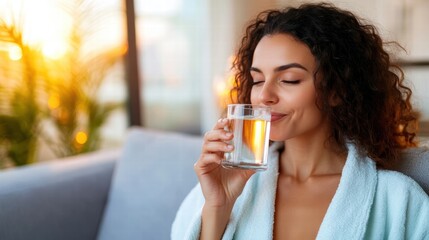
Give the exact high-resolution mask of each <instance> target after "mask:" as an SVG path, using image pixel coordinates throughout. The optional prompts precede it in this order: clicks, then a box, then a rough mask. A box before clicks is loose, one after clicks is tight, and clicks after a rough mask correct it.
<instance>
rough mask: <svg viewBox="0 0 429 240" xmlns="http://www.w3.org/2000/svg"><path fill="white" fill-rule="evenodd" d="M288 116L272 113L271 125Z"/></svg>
mask: <svg viewBox="0 0 429 240" xmlns="http://www.w3.org/2000/svg"><path fill="white" fill-rule="evenodd" d="M285 116H287V114H283V113H276V112H271V123H273V122H276V121H278V120H280V119H282V118H284V117H285Z"/></svg>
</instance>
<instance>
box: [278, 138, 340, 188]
mask: <svg viewBox="0 0 429 240" xmlns="http://www.w3.org/2000/svg"><path fill="white" fill-rule="evenodd" d="M325 139H326V138H325ZM346 157H347V153H346V151H344V150H342V148H340V147H338V146H336V145H335V144H327V143H326V141H325V140H320V139H317V138H314V136H313V137H312V138H310V139H302V138H301V139H297V138H294V139H290V140H286V141H285V150H284V151H283V152H282V154H281V156H280V166H279V171H280V175H284V176H288V177H292V178H294V179H296V180H297V181H300V182H303V181H306V180H308V179H310V178H311V177H314V176H323V175H334V174H341V172H342V169H343V167H344V164H345V160H346Z"/></svg>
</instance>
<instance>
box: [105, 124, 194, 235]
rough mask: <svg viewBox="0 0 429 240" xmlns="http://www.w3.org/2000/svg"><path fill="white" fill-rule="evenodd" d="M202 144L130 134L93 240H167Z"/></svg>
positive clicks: (146, 132)
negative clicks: (97, 239)
mask: <svg viewBox="0 0 429 240" xmlns="http://www.w3.org/2000/svg"><path fill="white" fill-rule="evenodd" d="M201 144H202V139H201V138H200V137H193V136H189V135H184V134H179V133H171V132H160V131H153V130H147V129H142V128H132V129H131V130H130V132H129V133H128V136H127V140H126V142H125V146H124V149H123V156H122V158H120V159H119V162H118V163H117V167H116V169H115V172H114V175H113V182H112V186H111V190H110V195H109V200H108V204H107V207H106V211H105V215H104V218H103V222H102V225H101V229H100V232H99V235H98V238H99V239H101V240H111V239H117V240H123V239H161V240H162V239H169V238H170V228H171V224H172V222H173V220H174V218H175V215H176V211H177V209H178V208H179V206H180V204H181V202H182V201H183V199H184V198H185V196H186V195H187V194H188V192H189V191H190V190H191V188H192V187H193V186H195V184H196V183H197V178H196V175H195V173H194V171H193V164H194V162H195V161H196V160H197V159H198V157H199V155H200V151H201Z"/></svg>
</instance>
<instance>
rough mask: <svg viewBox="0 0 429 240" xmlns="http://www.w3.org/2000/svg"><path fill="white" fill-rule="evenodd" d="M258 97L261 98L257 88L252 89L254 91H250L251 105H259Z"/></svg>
mask: <svg viewBox="0 0 429 240" xmlns="http://www.w3.org/2000/svg"><path fill="white" fill-rule="evenodd" d="M258 96H259V92H258V91H257V90H256V89H255V88H252V90H251V91H250V103H251V104H259V102H258Z"/></svg>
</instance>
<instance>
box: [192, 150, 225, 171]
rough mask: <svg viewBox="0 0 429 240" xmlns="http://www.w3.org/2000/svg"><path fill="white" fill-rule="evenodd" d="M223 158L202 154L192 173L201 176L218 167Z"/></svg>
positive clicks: (212, 154)
mask: <svg viewBox="0 0 429 240" xmlns="http://www.w3.org/2000/svg"><path fill="white" fill-rule="evenodd" d="M222 160H223V158H222V157H221V156H219V155H218V154H215V153H205V154H202V155H201V157H200V159H198V161H197V162H196V163H195V164H194V171H195V172H196V173H197V174H201V173H204V172H207V171H210V170H212V169H214V168H216V167H219V165H220V164H221V162H222Z"/></svg>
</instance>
